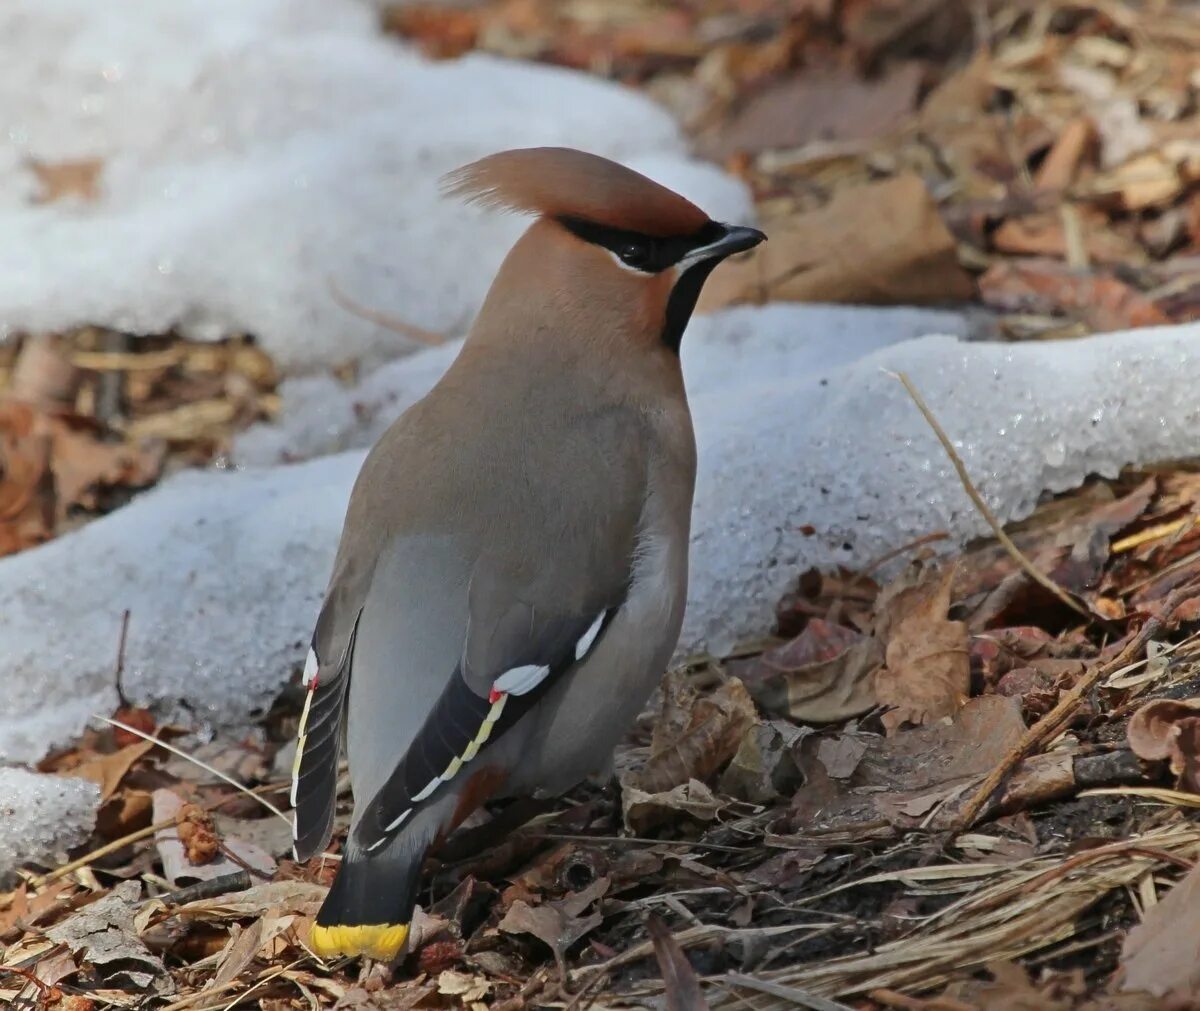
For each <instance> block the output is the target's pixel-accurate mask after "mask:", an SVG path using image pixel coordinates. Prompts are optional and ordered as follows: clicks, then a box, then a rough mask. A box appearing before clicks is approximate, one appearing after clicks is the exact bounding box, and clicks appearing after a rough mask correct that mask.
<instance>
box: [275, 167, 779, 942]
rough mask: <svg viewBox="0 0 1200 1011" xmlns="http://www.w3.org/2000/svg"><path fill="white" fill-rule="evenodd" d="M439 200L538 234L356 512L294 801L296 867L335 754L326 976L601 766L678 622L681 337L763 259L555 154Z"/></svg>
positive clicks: (673, 207)
mask: <svg viewBox="0 0 1200 1011" xmlns="http://www.w3.org/2000/svg"><path fill="white" fill-rule="evenodd" d="M442 182H443V188H444V190H445V192H446V193H447V194H448V195H450V196H454V197H459V198H462V199H464V200H466V201H468V202H474V203H476V204H479V205H482V206H484V207H488V208H493V209H497V210H500V211H508V212H517V213H522V214H526V215H531V216H532V217H533V221H532V223H531V224H530V225H529V227H528V228H527V229H526V231H525V232H524V233H523V234H522V235H521V237H520V238H519V239H518V241H517V242H516V244H515V245H514V246H513V247H512V249H511V250H510V251H509V253H508V255H507V257H506V258H505V259H504V261H503V263H502V264H501V266H500V269H499V272H498V273H497V275H496V277H495V279H494V280H493V283H492V285H491V287H490V289H489V290H488V293H487V295H486V297H485V299H484V301H483V304H482V307H481V308H480V310H479V312H478V314H477V316H476V318H475V320H474V323H473V324H472V326H471V327H470V330H469V331H468V334H467V337H466V339H465V341H464V343H463V346H462V348H461V350H460V352H459V354H458V356H457V357H456V358H455V360H454V361H453V363H452V364H451V365H450V367H449V368H448V370H447V371H446V372H445V374H444V375H443V377H442V379H441V380H440V381H439V382H438V383H437V384H436V385H435V387H434V388H433V389H432V390H431V391H430V392H429V393H428V394H427V395H426V396H425V397H424V399H422V400H420V401H418V402H417V403H415V404H414V405H413V406H411V407H410V408H408V410H406V411H405V412H404V413H403V414H402V415H401V417H400V418H399V419H398V420H397V421H396V422H394V423H393V425H392V426H391V427H390V428H389V429H388V430H387V431H386V432H385V433H384V435H383V436H382V437H381V438H380V439H379V441H378V442H377V443H376V444H375V445H374V446H373V448H372V449H371V451H370V452H369V453H368V455H367V457H366V459H365V460H364V463H363V465H362V468H361V470H360V472H359V475H358V478H357V480H356V482H355V485H354V488H353V491H352V493H351V496H350V500H349V505H348V507H347V511H346V516H345V523H344V528H343V532H342V536H341V541H340V543H339V546H338V551H337V555H336V558H335V560H334V565H333V571H332V575H331V577H330V580H329V583H328V588H327V590H326V595H325V599H324V603H323V605H322V607H321V610H320V612H319V615H318V618H317V621H316V626H315V631H314V634H313V637H312V645H311V649H310V651H309V653H308V656H307V661H306V663H305V665H304V670H303V674H302V684H303V686H304V687H305V688H306V689H307V690H306V693H305V702H304V708H303V713H302V716H301V721H300V729H299V734H298V744H297V751H296V760H295V766H294V774H293V783H292V795H291V801H292V806H293V807H294V809H295V812H294V813H295V821H294V836H295V838H294V848H295V856H296V859H297V860H299V861H303V860H307V859H309V858H311V857H312V856H314V855H316V854H318V853H321V852H322V851H323V850H324V849H325V847H327V846H328V844H329V842H330V839H331V836H332V832H333V828H334V817H335V807H336V798H337V779H338V763H339V760H340V755H341V751H342V748H343V746H344V749H345V752H346V757H347V759H348V762H349V770H350V783H351V789H352V794H353V800H354V808H353V813H352V816H351V822H350V827H349V831H348V835H347V837H346V841H345V844H344V848H343V852H342V859H341V863H340V865H339V867H338V870H337V874H336V876H335V878H334V881H333V884H332V885H331V887H330V890H329V892H328V894H327V896H326V898H325V900H324V902H323V904H322V906H321V907H320V911H319V912H318V914H317V917H316V921H315V924H314V926H313V927H312V929H311V932H310V935H309V946H310V948H311V949H312V951H313V952H314V953H315V954H317V955H319V956H321V957H322V958H332V957H335V956H343V955H345V956H364V957H368V958H373V959H377V960H383V961H394V960H396V959H397V958H398V957H399V956H400V955H401V954H402V953H403V951H404V949H405V945H406V941H407V937H408V932H409V926H410V921H411V917H412V914H413V911H414V909H415V906H416V901H417V897H418V888H419V885H420V874H421V865H422V862H423V861H424V858H425V856H426V854H427V853H428V852H429V851H430V850H431V849H432V848H434V847H436V846H437V845H438V844H439V843H440V842H441V841H442V840H444V839H445V838H446V837H447V836H448V835H449V833H451V832H452V831H453V830H454V829H455V828H456V827H457V826H458V825H460V824H461V822H462V821H463V820H464V819H465V818H466V817H467V816H468V815H469V814H471V813H472V812H473V811H475V810H476V809H478V808H479V807H480V806H481V805H483V804H484V803H485V802H487V801H490V800H493V799H503V798H521V797H535V798H545V797H553V796H556V795H560V794H562V793H563V792H565V791H567V790H569V789H571V788H572V787H573V786H575V785H576V784H577V783H579V782H580V781H582V780H584V779H586V778H587V777H588V776H589V775H592V774H593V773H595V772H597V771H599V770H601V769H603V768H604V767H605V766H606V765H607V763H608V762H609V761H610V760H611V756H612V752H613V749H614V748H615V746H616V745H617V744H618V743H619V741H620V739H621V737H622V735H623V734H624V733H625V732H626V730H627V729H628V727H629V726H630V725H631V723H632V722H633V721H634V720H635V719H636V717H637V715H638V713H639V712H640V711H641V708H642V706H643V705H644V704H645V702H646V700H647V699H648V698H649V696H650V694H651V693H652V691H653V690H654V688H655V686H656V685H657V683H658V681H659V679H660V678H661V676H662V673H663V671H664V670H665V668H666V665H667V664H668V663H669V661H670V658H671V655H672V653H673V651H674V650H675V648H676V645H677V641H678V637H679V632H680V627H681V623H682V619H683V610H684V603H685V599H686V587H687V565H688V541H689V523H690V517H691V508H692V498H693V491H694V485H695V474H696V448H695V438H694V435H693V429H692V421H691V415H690V413H689V410H688V404H687V397H686V394H685V390H684V384H683V376H682V372H681V367H680V357H679V356H680V347H681V341H682V338H683V334H684V330H685V328H686V326H687V324H688V321H689V318H690V317H691V315H692V311H693V309H694V307H695V305H696V300H697V298H698V296H699V294H700V290H701V288H702V286H703V285H704V282H705V279H706V278H707V277H708V276H709V274H710V273H711V272H712V270H713V268H714V267H716V266H717V264H719V263H720V262H721V261H722V260H724V259H725V258H726V257H728V256H730V255H732V254H735V253H739V252H742V251H745V250H748V249H750V248H752V247H753V246H756V245H757V244H758V243H760V242H761V241H763V240H764V239H765V238H766V236H765V235H764V234H763V233H762V232H761V231H759V230H757V229H755V228H751V227H746V226H740V225H729V224H722V223H719V222H717V221H714V220H712V219H710V218H709V217H708V215H707V214H705V213H704V212H703V211H702V210H700V208H699V207H697V206H696V205H695V204H693V203H692V202H690V201H688V200H686V199H685V198H684V197H682V196H680V195H679V194H677V193H675V192H674V191H672V190H670V189H668V188H666V187H665V186H662V185H660V184H659V183H657V182H654V181H652V180H651V179H649V178H647V177H646V176H644V175H641V174H640V173H638V172H635V171H634V170H632V169H630V168H627V167H625V166H623V165H621V164H618V163H617V162H614V161H611V160H609V159H607V158H603V157H601V156H599V155H595V154H590V153H587V152H583V151H578V150H574V149H570V148H553V147H544V148H524V149H517V150H510V151H502V152H499V153H496V154H492V155H489V156H487V157H484V158H482V159H480V160H478V161H475V162H473V163H471V164H469V165H466V166H464V167H462V168H460V169H458V170H456V171H454V172H452V173H450V174H449V175H448V176H446V177H444V178H443V181H442ZM466 266H467V265H464V267H466Z"/></svg>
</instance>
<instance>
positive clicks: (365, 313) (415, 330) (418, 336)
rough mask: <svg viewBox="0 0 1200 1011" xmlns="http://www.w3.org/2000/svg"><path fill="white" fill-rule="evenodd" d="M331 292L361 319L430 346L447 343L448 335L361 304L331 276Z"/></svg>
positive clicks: (342, 305) (339, 302)
mask: <svg viewBox="0 0 1200 1011" xmlns="http://www.w3.org/2000/svg"><path fill="white" fill-rule="evenodd" d="M328 284H329V294H330V295H332V296H333V300H334V301H335V302H336V303H337V304H338V305H340V306H341V307H342V308H343V309H345V310H346V312H349V313H353V314H354V315H355V316H357V317H359V319H365V320H367V321H368V322H371V323H377V324H379V326H382V327H386V328H387V329H389V330H392V331H394V332H395V333H398V334H400V336H402V337H408V338H409V339H410V340H415V341H419V342H420V343H422V344H428V345H429V346H430V347H437V345H439V344H445V343H446V335H445V334H440V333H436V332H435V331H433V330H426V329H425V328H424V327H420V326H417V325H416V324H415V323H406V322H405V321H404V320H402V319H397V318H396V317H395V316H389V315H388V314H387V313H385V312H380V311H379V310H378V309H369V308H368V307H367V306H365V305H360V304H359V303H358V302H355V301H354V299H352V298H351V297H350V296H349V295H347V294H346V293H345V292H344V291H342V289H341V288H339V287H338V285H337V282H336V281H335V280H334V279H333V278H332V277H331V278H329V280H328Z"/></svg>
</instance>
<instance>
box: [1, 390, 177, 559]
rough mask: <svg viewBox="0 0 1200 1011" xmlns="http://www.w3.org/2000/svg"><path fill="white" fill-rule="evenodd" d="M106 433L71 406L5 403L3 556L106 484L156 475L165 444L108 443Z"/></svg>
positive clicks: (90, 501) (41, 536) (47, 531)
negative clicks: (48, 407)
mask: <svg viewBox="0 0 1200 1011" xmlns="http://www.w3.org/2000/svg"><path fill="white" fill-rule="evenodd" d="M101 435H102V433H101V432H100V431H99V430H98V428H97V426H96V425H95V423H94V422H92V421H90V420H88V419H86V418H81V417H79V416H77V415H74V414H70V413H69V412H62V411H42V410H40V409H38V408H37V407H35V406H34V405H32V404H27V403H23V402H18V401H2V402H0V555H3V554H11V553H12V552H14V551H19V550H21V549H22V548H26V547H30V546H32V545H34V544H37V543H40V542H41V541H44V540H46V539H48V538H49V537H50V536H52V535H53V532H54V530H55V527H56V525H57V524H58V523H61V522H62V521H63V520H64V519H65V518H66V516H67V513H68V510H70V509H71V508H72V507H74V506H82V507H84V508H89V509H91V508H95V507H96V506H97V505H98V504H99V501H98V497H97V496H98V494H99V492H100V491H102V490H103V489H105V488H111V487H117V486H124V487H141V486H144V485H147V484H150V483H151V482H153V481H154V480H155V479H156V478H157V477H158V475H159V473H160V471H161V469H162V463H163V459H164V454H163V447H162V446H157V445H147V446H144V447H139V446H134V445H131V444H128V443H122V442H117V443H107V442H103V441H102V440H101Z"/></svg>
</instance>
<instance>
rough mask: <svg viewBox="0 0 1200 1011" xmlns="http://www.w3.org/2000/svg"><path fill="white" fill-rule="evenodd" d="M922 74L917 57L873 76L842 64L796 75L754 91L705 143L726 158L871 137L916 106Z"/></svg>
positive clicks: (895, 123) (707, 150) (885, 130)
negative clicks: (811, 143) (840, 67)
mask: <svg viewBox="0 0 1200 1011" xmlns="http://www.w3.org/2000/svg"><path fill="white" fill-rule="evenodd" d="M922 76H923V69H922V67H921V66H920V64H918V63H914V62H907V63H900V64H898V65H896V67H895V68H894V69H892V70H890V71H889V72H888V73H887V74H885V75H884V76H882V77H880V78H879V79H878V80H870V81H867V80H863V79H862V78H861V77H860V76H859V75H858V74H855V73H852V72H850V71H849V70H844V69H833V70H828V71H820V70H817V71H808V72H805V73H802V74H796V75H795V76H792V77H789V78H787V79H786V80H782V81H779V82H777V83H775V84H772V85H770V86H768V87H767V88H765V89H763V90H762V91H760V92H759V93H758V94H756V95H753V96H752V97H751V98H750V99H749V100H748V101H747V102H745V103H744V104H743V106H742V108H741V109H739V110H738V111H737V113H736V114H735V115H734V116H733V117H732V118H731V119H730V120H729V122H728V123H726V124H724V125H723V126H722V127H721V128H720V129H719V130H717V131H716V132H715V134H714V135H713V136H712V137H711V138H709V139H708V140H706V141H705V142H703V143H702V144H701V148H702V150H703V151H704V152H705V153H706V154H708V155H709V156H710V157H712V158H713V159H715V160H717V161H724V160H725V159H727V158H729V157H730V156H732V155H734V154H737V153H739V152H748V153H751V154H757V153H759V152H760V151H765V150H768V149H775V150H777V149H779V148H792V147H801V146H803V145H804V144H808V143H810V142H812V141H834V140H840V141H845V140H867V139H869V138H871V137H875V136H878V135H879V134H883V133H888V132H889V131H891V130H894V129H895V128H896V127H897V126H898V125H899V124H900V123H901V122H902V121H903V119H904V118H905V117H906V116H907V115H908V114H909V113H911V112H912V111H913V109H915V108H916V103H917V90H918V89H919V87H920V85H921V78H922Z"/></svg>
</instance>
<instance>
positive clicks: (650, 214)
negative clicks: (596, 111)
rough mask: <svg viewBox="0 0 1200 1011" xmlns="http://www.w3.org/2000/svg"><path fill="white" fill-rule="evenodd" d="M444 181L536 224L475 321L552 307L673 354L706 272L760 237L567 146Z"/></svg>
mask: <svg viewBox="0 0 1200 1011" xmlns="http://www.w3.org/2000/svg"><path fill="white" fill-rule="evenodd" d="M444 183H445V189H446V191H447V192H448V193H451V194H455V195H459V196H462V197H465V198H466V199H468V200H470V201H472V202H474V203H479V204H482V205H484V206H490V207H497V208H502V209H505V210H510V211H517V212H523V213H527V214H534V215H537V218H538V220H537V221H535V222H534V224H533V225H531V226H530V228H529V230H528V231H527V232H526V233H525V235H524V236H523V237H522V238H521V240H520V241H519V242H518V243H517V245H516V246H515V247H514V248H513V251H512V252H511V253H510V254H509V257H508V259H507V260H506V261H505V263H504V266H503V267H501V270H500V273H499V274H498V275H497V278H496V281H495V283H494V284H493V287H492V291H491V292H490V293H489V295H488V304H487V305H485V307H484V314H481V319H483V318H484V316H486V315H489V314H490V315H492V316H498V317H502V318H506V319H510V320H514V321H515V319H516V318H517V317H519V316H521V317H523V316H525V315H527V314H530V313H534V312H543V313H544V312H545V311H546V310H547V309H552V310H554V311H557V312H559V313H561V314H563V315H564V316H565V317H566V318H567V319H568V320H569V321H570V322H572V323H578V324H586V323H588V322H589V321H590V323H591V324H592V326H591V327H586V326H585V327H583V328H584V329H592V328H594V326H595V325H597V324H598V325H599V326H604V325H605V324H606V323H609V322H611V323H613V324H615V325H616V327H617V328H618V329H621V330H624V331H629V332H631V333H633V335H634V336H635V337H637V338H640V339H646V338H648V339H652V340H653V341H654V342H656V343H658V344H659V345H660V346H662V345H665V346H666V347H668V348H670V349H671V350H673V351H678V349H679V344H680V341H681V340H682V337H683V331H684V328H685V327H686V326H687V323H688V320H689V319H690V318H691V314H692V310H693V309H694V308H695V306H696V300H697V298H699V295H700V289H701V288H702V287H703V286H704V281H705V280H706V279H707V277H708V275H709V274H710V273H711V272H712V269H713V268H714V267H715V266H716V265H717V264H718V263H720V262H721V261H722V260H723V259H725V258H726V257H728V256H730V255H732V254H734V253H740V252H742V251H744V250H747V249H750V248H752V247H754V246H757V245H758V244H759V243H760V242H762V241H763V240H764V239H765V238H766V236H765V235H764V234H763V233H762V232H760V231H758V229H756V228H748V227H744V226H741V225H729V224H722V223H720V222H717V221H713V220H712V219H710V218H709V217H708V215H707V214H705V213H704V212H703V211H702V210H700V208H699V207H697V206H696V205H695V204H693V203H691V201H689V200H685V199H684V198H683V197H681V196H680V195H679V194H678V193H675V192H673V191H672V190H669V189H667V188H666V187H665V186H662V185H660V184H658V183H656V182H654V181H653V180H651V179H648V178H646V177H645V176H644V175H641V174H640V173H638V172H635V171H633V170H632V169H629V168H626V167H625V166H624V165H619V164H617V163H616V162H613V161H609V160H608V159H607V158H601V157H599V156H598V155H594V154H587V153H586V152H583V151H575V150H572V149H570V148H555V147H542V148H523V149H519V150H514V151H502V152H500V153H498V154H494V155H490V156H488V157H486V158H483V159H481V160H479V161H477V162H473V163H471V164H470V165H466V166H464V167H463V168H460V169H458V170H457V171H455V172H452V173H450V175H448V176H447V177H446V179H445V180H444ZM523 322H524V321H523Z"/></svg>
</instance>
